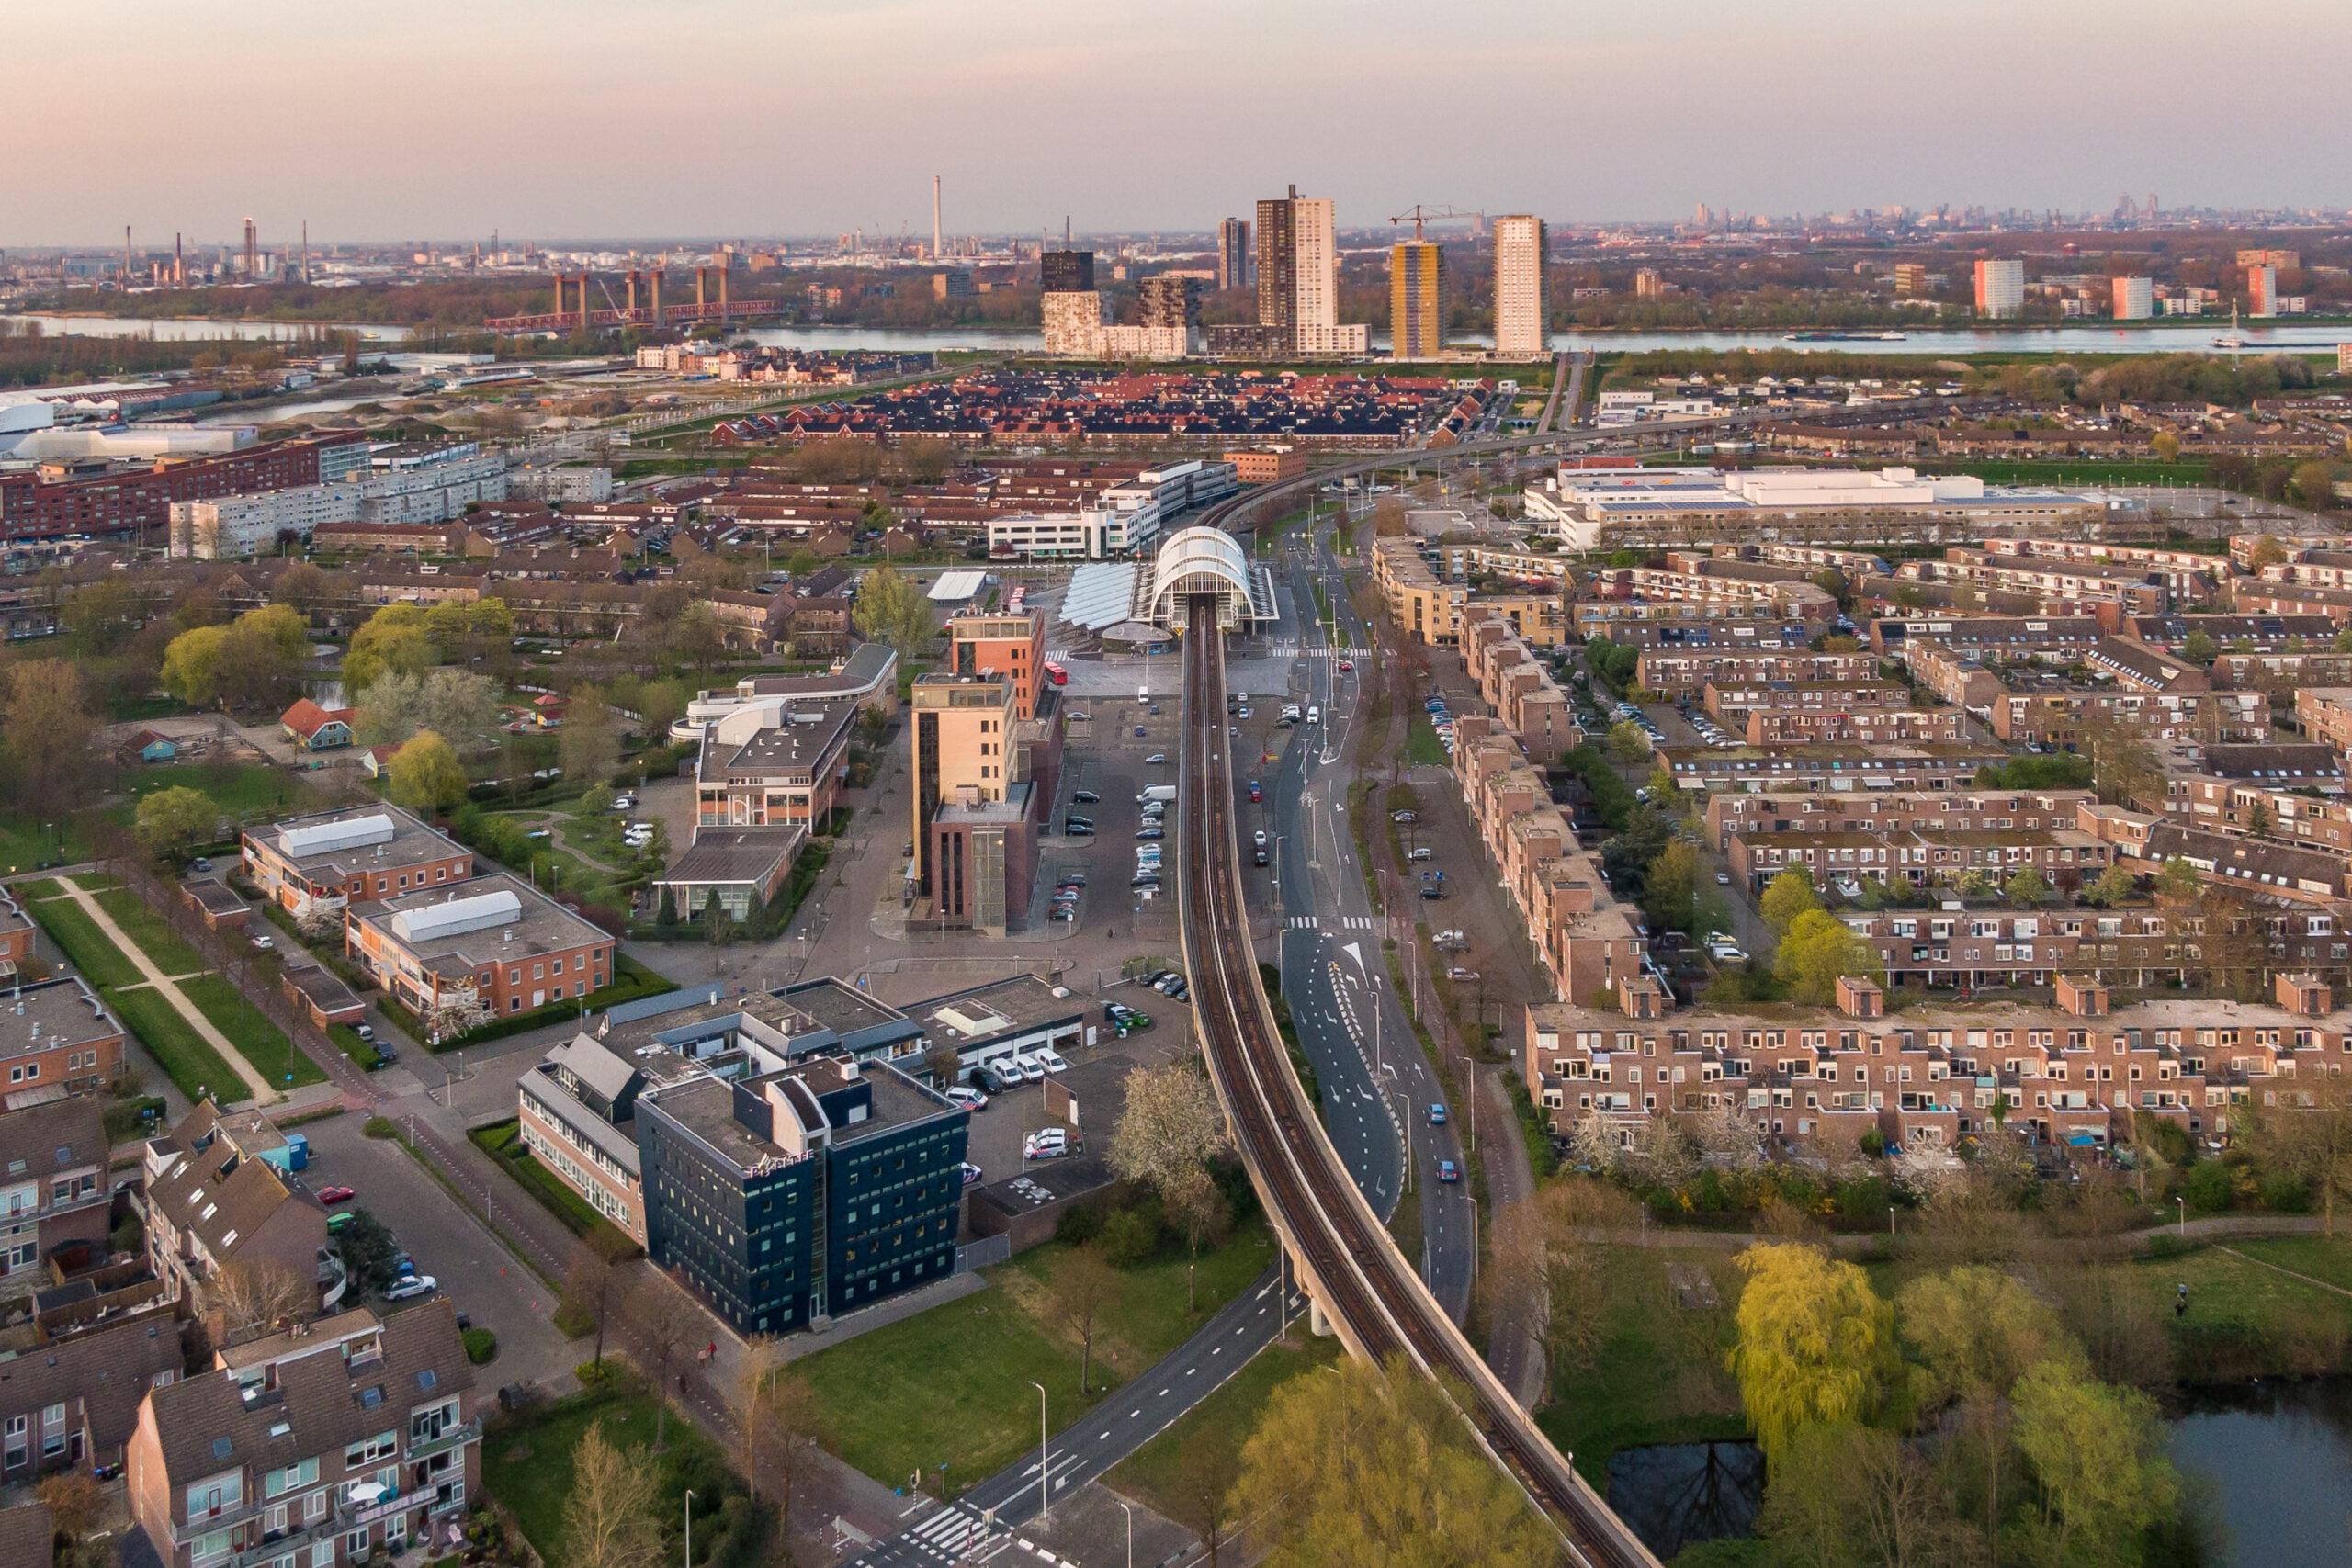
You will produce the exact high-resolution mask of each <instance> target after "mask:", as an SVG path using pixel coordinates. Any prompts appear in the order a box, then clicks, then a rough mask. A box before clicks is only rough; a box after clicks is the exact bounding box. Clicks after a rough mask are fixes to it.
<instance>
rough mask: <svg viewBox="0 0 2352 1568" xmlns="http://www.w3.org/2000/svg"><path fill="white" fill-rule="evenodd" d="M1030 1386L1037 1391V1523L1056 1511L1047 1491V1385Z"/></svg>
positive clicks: (1042, 1521) (1031, 1381)
mask: <svg viewBox="0 0 2352 1568" xmlns="http://www.w3.org/2000/svg"><path fill="white" fill-rule="evenodd" d="M1029 1386H1030V1387H1031V1388H1034V1389H1035V1390H1036V1391H1037V1522H1038V1523H1039V1524H1044V1523H1045V1522H1046V1516H1047V1515H1048V1514H1050V1513H1052V1512H1053V1511H1054V1499H1053V1496H1052V1495H1051V1494H1050V1493H1048V1492H1047V1491H1046V1457H1047V1456H1046V1385H1045V1384H1044V1383H1041V1382H1037V1381H1036V1380H1035V1379H1034V1378H1033V1379H1031V1380H1030V1382H1029Z"/></svg>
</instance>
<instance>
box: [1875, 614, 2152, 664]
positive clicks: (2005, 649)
mask: <svg viewBox="0 0 2352 1568" xmlns="http://www.w3.org/2000/svg"><path fill="white" fill-rule="evenodd" d="M2108 630H2109V628H2108V627H2107V626H2105V625H2103V624H2101V622H2100V621H2099V619H2098V617H2097V616H2095V615H1892V616H1886V617H1883V618H1882V619H1879V620H1874V621H1872V622H1871V623H1870V638H1869V640H1870V646H1871V651H1872V652H1874V653H1879V654H1883V655H1885V656H1886V657H1888V658H1895V657H1899V656H1901V654H1902V653H1903V651H1904V649H1906V648H1908V647H1910V646H1911V645H1913V644H1915V643H1934V644H1937V645H1939V647H1943V648H1948V649H1951V650H1952V651H1953V652H1955V653H1958V654H1962V655H1964V656H1966V657H1968V658H1972V659H1985V658H1995V657H1999V658H2030V657H2032V656H2033V655H2035V654H2038V653H2059V652H2064V651H2065V650H2067V649H2087V648H2090V647H2093V646H2095V645H2096V644H2098V643H2099V642H2101V641H2103V640H2104V639H2105V638H2106V637H2107V636H2108Z"/></svg>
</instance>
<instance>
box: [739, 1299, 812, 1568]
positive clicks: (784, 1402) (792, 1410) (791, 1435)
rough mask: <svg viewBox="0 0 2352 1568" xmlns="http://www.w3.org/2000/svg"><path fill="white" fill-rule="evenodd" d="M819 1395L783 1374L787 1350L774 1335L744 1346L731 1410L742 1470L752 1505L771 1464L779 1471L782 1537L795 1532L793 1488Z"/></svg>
mask: <svg viewBox="0 0 2352 1568" xmlns="http://www.w3.org/2000/svg"><path fill="white" fill-rule="evenodd" d="M814 1401H815V1396H814V1395H813V1394H812V1393H810V1392H809V1385H808V1382H807V1380H806V1379H804V1378H802V1377H800V1376H799V1375H797V1373H789V1372H786V1371H785V1370H784V1350H783V1347H782V1346H781V1345H779V1344H778V1343H777V1342H776V1340H775V1337H774V1336H772V1335H765V1334H760V1335H754V1336H752V1337H751V1338H750V1339H748V1340H746V1341H745V1342H744V1345H743V1354H742V1358H741V1360H739V1361H738V1362H737V1363H736V1371H735V1382H734V1386H733V1387H732V1388H731V1389H730V1390H729V1393H728V1407H729V1411H730V1413H731V1414H732V1415H733V1416H734V1417H735V1432H736V1440H737V1443H738V1445H739V1447H738V1450H737V1462H738V1467H739V1468H740V1469H741V1471H742V1472H743V1480H744V1484H745V1485H747V1486H749V1487H750V1488H751V1493H752V1501H753V1502H755V1503H756V1502H758V1501H759V1497H760V1478H761V1474H762V1472H763V1469H765V1468H766V1467H767V1466H769V1465H770V1464H773V1465H774V1467H775V1472H776V1481H777V1492H778V1494H779V1495H778V1496H777V1498H776V1513H777V1515H778V1522H779V1523H780V1525H781V1526H782V1528H783V1530H784V1533H785V1534H786V1535H787V1536H789V1535H790V1533H791V1529H792V1486H793V1478H794V1475H795V1474H796V1472H797V1467H798V1463H799V1459H800V1454H801V1451H802V1450H804V1449H805V1448H807V1446H808V1444H809V1432H810V1420H809V1416H810V1412H811V1411H812V1410H813V1409H814V1408H815V1403H814Z"/></svg>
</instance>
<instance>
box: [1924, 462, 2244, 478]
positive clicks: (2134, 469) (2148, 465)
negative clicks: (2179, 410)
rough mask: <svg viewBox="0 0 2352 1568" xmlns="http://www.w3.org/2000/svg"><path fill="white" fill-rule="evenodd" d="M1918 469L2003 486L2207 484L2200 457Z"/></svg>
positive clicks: (1960, 464)
mask: <svg viewBox="0 0 2352 1568" xmlns="http://www.w3.org/2000/svg"><path fill="white" fill-rule="evenodd" d="M1919 467H1920V468H1923V469H1931V470H1935V471H1937V472H1949V473H1957V474H1973V475H1975V476H1976V477H1977V478H1978V479H1983V480H1985V482H1986V483H1988V484H2005V485H2041V484H2059V483H2065V484H2133V485H2155V484H2165V483H2171V484H2180V485H2201V484H2204V483H2207V482H2208V480H2207V479H2206V472H2205V460H2204V459H2203V458H2201V457H2188V458H2183V459H2181V460H2180V461H2178V462H2173V463H2165V462H2160V461H2158V460H2157V459H2156V458H2154V457H2146V458H2129V457H2127V458H2121V459H2117V458H2100V457H2080V458H2075V457H2058V458H2048V459H2042V458H2031V459H2012V460H2006V461H1985V462H1974V461H1970V460H1968V459H1965V458H1963V459H1959V460H1956V461H1953V462H1949V463H1929V462H1923V463H1921V464H1920V465H1919Z"/></svg>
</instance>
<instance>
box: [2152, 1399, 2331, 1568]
mask: <svg viewBox="0 0 2352 1568" xmlns="http://www.w3.org/2000/svg"><path fill="white" fill-rule="evenodd" d="M2171 1452H2172V1461H2173V1463H2174V1464H2175V1465H2177V1466H2178V1467H2179V1469H2180V1471H2181V1473H2182V1475H2183V1476H2184V1477H2185V1478H2187V1479H2188V1480H2189V1481H2190V1482H2191V1483H2192V1484H2194V1483H2202V1487H2201V1489H2202V1490H2203V1491H2204V1492H2205V1493H2206V1494H2207V1495H2209V1496H2211V1498H2212V1500H2213V1512H2214V1514H2215V1516H2216V1520H2215V1522H2216V1523H2218V1524H2219V1525H2220V1526H2221V1527H2222V1534H2223V1537H2224V1540H2225V1545H2224V1548H2223V1551H2222V1557H2221V1559H2220V1561H2221V1562H2222V1563H2226V1564H2231V1565H2233V1568H2254V1564H2256V1563H2259V1564H2261V1565H2262V1568H2321V1565H2323V1564H2326V1565H2330V1568H2333V1565H2336V1564H2341V1563H2343V1562H2352V1378H2341V1377H2338V1378H2320V1379H2314V1380H2309V1381H2296V1382H2274V1381H2266V1382H2255V1383H2245V1384H2240V1385H2236V1386H2233V1387H2227V1388H2218V1389H2198V1390H2195V1391H2193V1392H2191V1393H2188V1394H2187V1395H2185V1396H2184V1397H2183V1399H2182V1401H2181V1404H2180V1409H2179V1413H2178V1415H2177V1416H2176V1417H2175V1419H2174V1421H2173V1423H2172V1442H2171Z"/></svg>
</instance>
